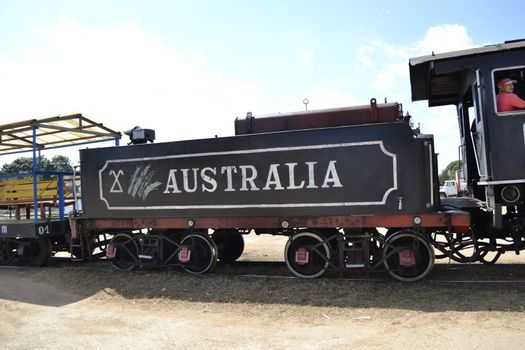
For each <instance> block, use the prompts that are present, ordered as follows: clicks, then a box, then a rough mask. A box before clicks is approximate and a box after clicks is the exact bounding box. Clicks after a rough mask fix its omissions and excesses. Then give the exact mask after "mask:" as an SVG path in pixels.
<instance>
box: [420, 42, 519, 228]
mask: <svg viewBox="0 0 525 350" xmlns="http://www.w3.org/2000/svg"><path fill="white" fill-rule="evenodd" d="M410 79H411V85H412V100H413V101H418V100H428V104H429V106H430V107H433V106H444V105H455V106H456V108H457V115H458V123H459V132H460V146H459V147H460V152H459V153H460V156H461V161H462V164H463V172H464V176H465V177H466V180H467V183H468V187H469V194H470V196H471V197H472V198H474V199H477V200H479V201H481V203H483V204H482V205H481V207H482V208H483V210H484V211H488V212H490V213H491V214H492V223H491V224H492V226H493V227H494V228H497V229H503V228H507V229H509V228H510V229H512V231H516V230H519V231H523V230H522V229H521V226H523V225H522V223H523V221H524V220H523V208H524V206H523V205H524V203H525V109H524V108H525V107H523V106H522V105H516V106H515V107H513V108H512V109H510V108H502V107H501V106H499V107H498V102H497V101H498V94H499V92H500V91H502V90H503V89H502V86H501V85H502V84H504V83H505V82H507V83H509V82H510V83H509V84H512V85H513V87H514V91H513V93H514V94H515V95H517V98H520V99H525V40H519V41H512V42H505V43H503V44H499V45H489V46H485V47H481V48H476V49H469V50H463V51H457V52H452V53H446V54H432V55H431V56H424V57H418V58H413V59H411V60H410ZM498 84H499V85H500V87H498ZM509 91H510V90H509ZM507 93H509V92H507ZM509 109H510V110H509ZM504 214H506V215H504ZM506 217H507V218H506ZM511 221H512V224H511ZM509 225H512V227H510V226H509ZM516 225H518V226H516ZM507 231H508V230H507Z"/></svg>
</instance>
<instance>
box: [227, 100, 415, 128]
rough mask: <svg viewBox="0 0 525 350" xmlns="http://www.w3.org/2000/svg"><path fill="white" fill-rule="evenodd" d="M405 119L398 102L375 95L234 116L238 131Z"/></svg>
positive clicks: (319, 126) (399, 120)
mask: <svg viewBox="0 0 525 350" xmlns="http://www.w3.org/2000/svg"><path fill="white" fill-rule="evenodd" d="M391 122H405V123H408V121H407V118H404V117H403V111H402V108H401V105H400V104H399V103H384V104H377V103H376V100H375V99H372V100H371V101H370V105H364V106H355V107H345V108H331V109H321V110H312V111H301V112H293V113H281V114H273V115H267V116H261V117H254V116H253V115H252V113H248V114H247V115H246V118H237V119H236V120H235V134H236V135H243V134H255V133H264V132H273V131H285V130H300V129H312V128H326V127H336V126H348V125H359V124H371V123H391Z"/></svg>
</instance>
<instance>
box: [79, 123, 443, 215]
mask: <svg viewBox="0 0 525 350" xmlns="http://www.w3.org/2000/svg"><path fill="white" fill-rule="evenodd" d="M431 145H432V142H431V139H416V138H414V137H413V135H412V132H411V129H410V128H409V127H408V126H406V125H404V124H401V123H391V124H377V125H365V126H356V127H342V128H329V129H318V130H304V131H294V132H282V133H272V134H258V135H247V136H238V137H230V138H220V139H206V140H194V141H183V142H171V143H164V144H154V145H141V146H129V147H119V148H105V149H89V150H83V151H81V162H82V163H81V165H82V184H83V209H84V213H85V214H86V216H88V217H93V218H115V217H119V218H145V217H195V218H197V217H229V216H283V215H285V216H290V215H351V214H380V213H418V212H429V211H432V210H433V209H435V203H434V198H433V195H432V191H431V184H432V181H431V180H432V178H431V172H432V170H431V159H432V152H433V151H432V148H431Z"/></svg>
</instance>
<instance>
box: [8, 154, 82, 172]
mask: <svg viewBox="0 0 525 350" xmlns="http://www.w3.org/2000/svg"><path fill="white" fill-rule="evenodd" d="M38 170H41V171H63V172H72V171H73V166H72V165H71V160H70V159H69V158H68V157H66V156H54V157H53V158H51V160H49V159H47V158H46V157H45V156H42V157H40V159H39V167H38ZM32 171H33V158H32V157H20V158H17V159H15V160H14V161H13V162H11V163H7V164H4V165H2V169H0V175H10V174H20V173H30V172H32Z"/></svg>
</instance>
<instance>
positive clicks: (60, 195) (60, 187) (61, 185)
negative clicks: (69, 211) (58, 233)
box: [58, 174, 65, 221]
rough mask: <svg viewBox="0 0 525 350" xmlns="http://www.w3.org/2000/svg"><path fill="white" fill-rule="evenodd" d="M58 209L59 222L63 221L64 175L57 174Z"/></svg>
mask: <svg viewBox="0 0 525 350" xmlns="http://www.w3.org/2000/svg"><path fill="white" fill-rule="evenodd" d="M58 208H59V213H60V221H64V218H65V215H64V211H65V210H64V174H58Z"/></svg>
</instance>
